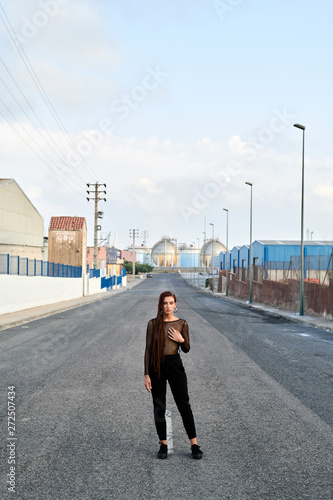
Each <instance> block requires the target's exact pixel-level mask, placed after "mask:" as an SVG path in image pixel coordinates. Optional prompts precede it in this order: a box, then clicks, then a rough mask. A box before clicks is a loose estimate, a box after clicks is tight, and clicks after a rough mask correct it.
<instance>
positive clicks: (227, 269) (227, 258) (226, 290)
mask: <svg viewBox="0 0 333 500" xmlns="http://www.w3.org/2000/svg"><path fill="white" fill-rule="evenodd" d="M223 210H224V211H225V212H227V241H226V244H227V252H226V255H225V257H226V259H225V262H226V266H225V267H226V277H227V281H226V285H225V296H226V297H228V283H229V279H228V271H229V256H228V222H229V221H228V219H229V210H228V209H227V208H224V209H223Z"/></svg>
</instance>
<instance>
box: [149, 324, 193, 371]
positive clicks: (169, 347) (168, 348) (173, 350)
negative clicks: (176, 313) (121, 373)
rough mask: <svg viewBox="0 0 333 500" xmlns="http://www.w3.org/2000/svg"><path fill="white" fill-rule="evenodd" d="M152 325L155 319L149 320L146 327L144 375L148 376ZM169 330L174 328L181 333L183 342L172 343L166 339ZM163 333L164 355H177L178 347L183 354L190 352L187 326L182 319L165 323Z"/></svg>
mask: <svg viewBox="0 0 333 500" xmlns="http://www.w3.org/2000/svg"><path fill="white" fill-rule="evenodd" d="M154 325H155V319H151V320H150V321H149V322H148V325H147V335H146V350H145V375H148V374H149V364H150V358H151V350H152V344H153V332H154ZM169 328H174V329H175V330H177V331H178V332H179V333H181V335H182V337H183V339H184V342H182V343H181V344H179V343H178V342H174V341H173V340H171V339H170V338H169V337H168V330H169ZM164 333H165V348H164V355H168V354H177V352H178V350H179V347H180V348H181V350H182V351H183V352H188V351H189V350H190V338H189V332H188V324H187V322H186V321H185V320H184V319H176V320H175V321H165V322H164Z"/></svg>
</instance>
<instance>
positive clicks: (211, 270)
mask: <svg viewBox="0 0 333 500" xmlns="http://www.w3.org/2000/svg"><path fill="white" fill-rule="evenodd" d="M209 225H210V226H212V256H211V259H210V272H211V275H212V292H214V276H213V250H214V224H213V223H212V222H210V223H209Z"/></svg>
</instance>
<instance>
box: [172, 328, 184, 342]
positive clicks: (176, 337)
mask: <svg viewBox="0 0 333 500" xmlns="http://www.w3.org/2000/svg"><path fill="white" fill-rule="evenodd" d="M168 337H169V339H171V340H173V341H174V342H177V343H178V344H182V343H183V342H185V340H184V337H183V336H182V334H181V333H179V332H178V331H177V330H175V329H174V328H169V330H168Z"/></svg>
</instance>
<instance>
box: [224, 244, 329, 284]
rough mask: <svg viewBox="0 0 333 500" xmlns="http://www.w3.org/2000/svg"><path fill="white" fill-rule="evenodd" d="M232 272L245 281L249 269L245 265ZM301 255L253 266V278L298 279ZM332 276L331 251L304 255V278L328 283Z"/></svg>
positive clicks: (273, 279)
mask: <svg viewBox="0 0 333 500" xmlns="http://www.w3.org/2000/svg"><path fill="white" fill-rule="evenodd" d="M233 272H234V273H235V274H236V275H237V279H239V280H241V281H247V280H248V279H249V270H248V268H247V267H236V268H234V269H233ZM300 276H301V257H300V255H296V256H293V257H291V258H290V261H289V262H288V261H268V262H265V265H264V266H257V265H254V266H253V280H254V281H259V282H262V281H263V280H264V279H268V280H272V281H285V280H287V279H298V280H299V279H300ZM332 277H333V252H332V254H331V255H306V256H305V257H304V279H305V280H307V281H313V282H316V283H321V284H327V285H328V284H329V280H330V278H332Z"/></svg>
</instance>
